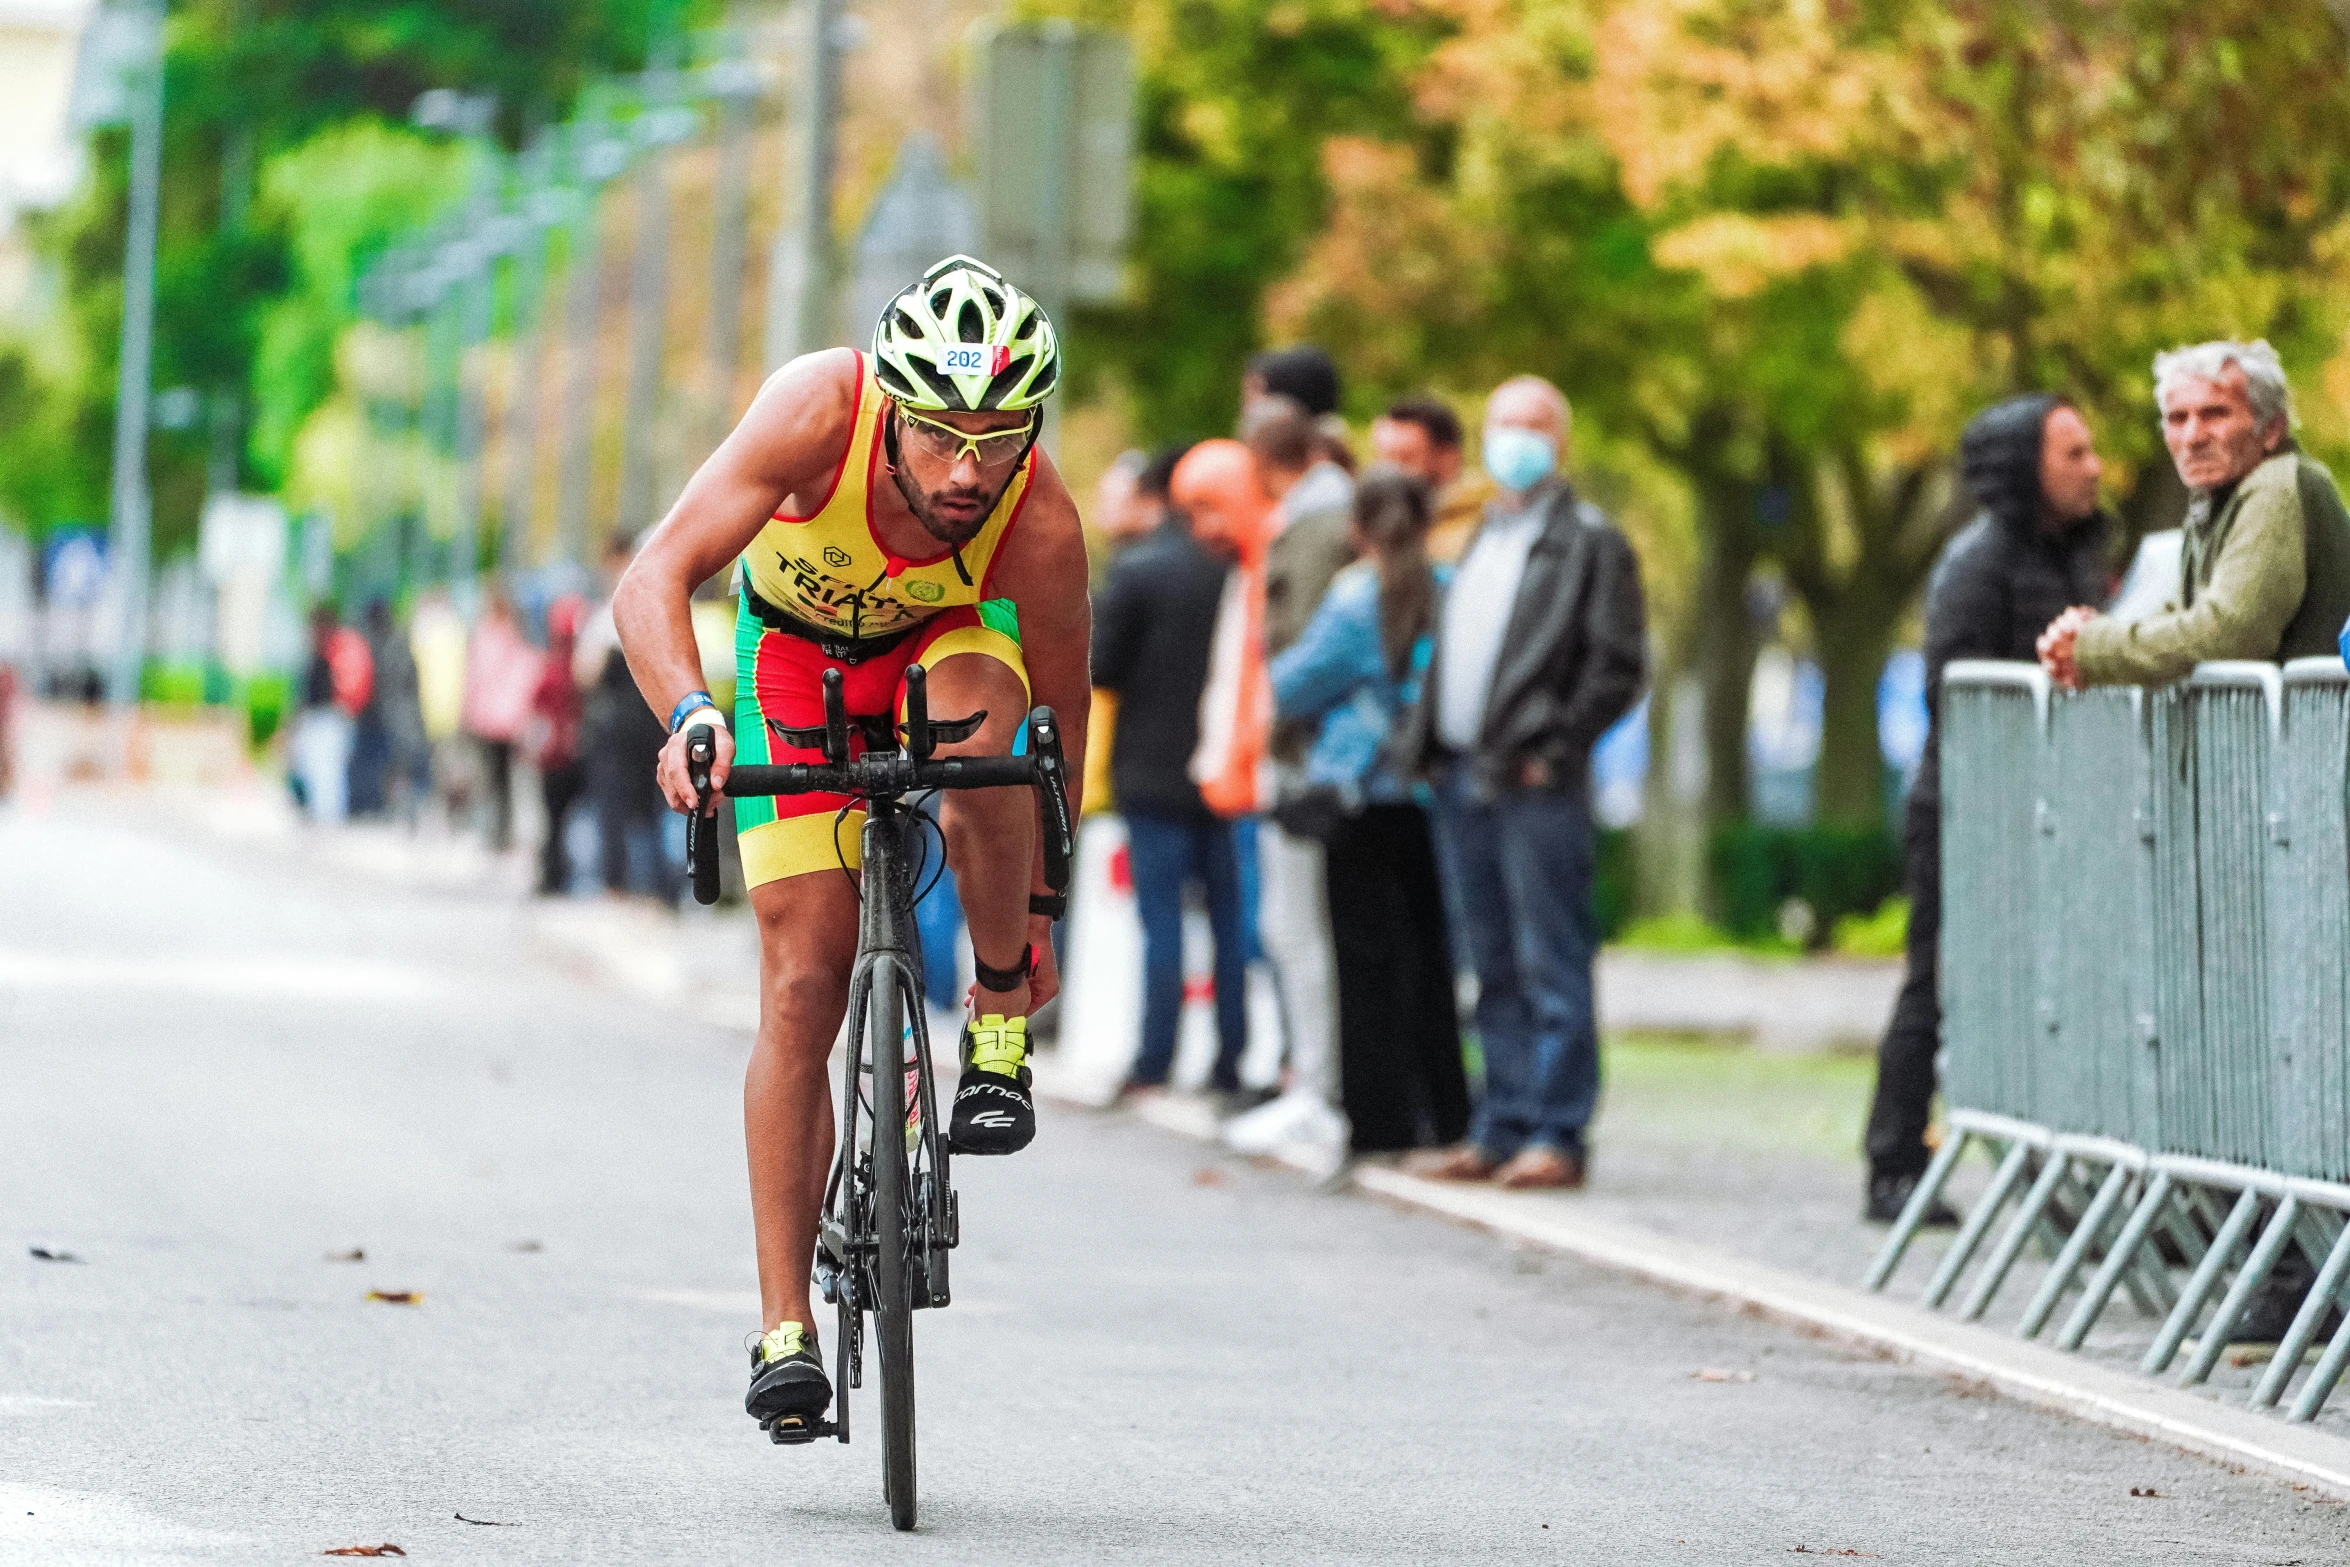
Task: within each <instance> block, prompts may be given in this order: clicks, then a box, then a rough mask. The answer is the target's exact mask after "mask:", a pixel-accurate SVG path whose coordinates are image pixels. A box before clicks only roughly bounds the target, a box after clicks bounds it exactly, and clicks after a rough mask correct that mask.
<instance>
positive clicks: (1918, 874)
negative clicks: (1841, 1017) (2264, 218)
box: [1866, 395, 2112, 1224]
mask: <svg viewBox="0 0 2350 1567" xmlns="http://www.w3.org/2000/svg"><path fill="white" fill-rule="evenodd" d="M1958 451H1959V472H1960V475H1961V477H1962V478H1963V479H1964V480H1965V481H1966V486H1967V489H1968V491H1969V492H1970V493H1972V495H1973V496H1974V499H1975V504H1976V505H1977V506H1978V507H1980V508H1981V510H1980V512H1979V513H1978V515H1977V516H1976V517H1975V519H1974V521H1973V522H1971V523H1969V524H1968V525H1967V526H1966V527H1965V528H1963V529H1961V530H1960V531H1959V533H1958V535H1957V537H1955V538H1953V539H1952V540H1951V541H1950V542H1949V543H1948V544H1947V545H1945V546H1944V547H1943V550H1942V558H1941V559H1940V560H1938V561H1936V562H1935V563H1934V571H1933V575H1932V576H1931V577H1929V578H1928V579H1927V582H1926V715H1927V720H1926V747H1925V754H1924V756H1923V757H1922V758H1921V759H1920V761H1919V763H1918V772H1917V779H1916V781H1915V782H1914V783H1912V784H1911V785H1910V791H1909V805H1908V808H1907V811H1906V814H1905V815H1904V817H1903V821H1902V832H1901V841H1902V853H1903V860H1904V876H1903V881H1904V884H1905V886H1906V888H1907V891H1908V893H1909V946H1908V952H1909V961H1908V968H1907V971H1906V972H1905V973H1904V975H1903V977H1902V982H1901V994H1900V997H1899V999H1898V1000H1896V1001H1895V1002H1894V1005H1893V1017H1892V1020H1891V1021H1890V1022H1889V1023H1888V1024H1887V1025H1886V1028H1885V1037H1884V1038H1883V1039H1882V1040H1881V1041H1880V1042H1879V1043H1878V1045H1877V1088H1876V1094H1875V1097H1874V1099H1873V1100H1872V1101H1871V1103H1870V1106H1869V1125H1868V1134H1867V1139H1866V1144H1867V1148H1868V1156H1869V1184H1868V1193H1867V1208H1866V1212H1867V1216H1868V1217H1869V1218H1870V1219H1871V1220H1874V1221H1877V1222H1880V1223H1883V1222H1890V1221H1891V1220H1893V1219H1896V1218H1898V1217H1900V1215H1901V1210H1902V1208H1903V1207H1904V1206H1905V1205H1907V1203H1908V1202H1909V1199H1910V1194H1911V1193H1912V1192H1914V1191H1915V1190H1916V1189H1917V1183H1918V1177H1919V1176H1921V1175H1923V1174H1924V1173H1925V1169H1926V1165H1927V1162H1928V1160H1929V1157H1930V1155H1929V1153H1928V1150H1927V1148H1926V1123H1927V1118H1928V1115H1929V1113H1930V1112H1931V1110H1932V1107H1933V1100H1934V1053H1935V1051H1936V1050H1937V1049H1939V1048H1940V1045H1941V1040H1942V1006H1941V1001H1940V997H1939V993H1938V990H1937V985H1938V983H1939V973H1940V969H1939V963H1938V958H1939V951H1940V945H1941V926H1942V784H1941V779H1942V739H1941V727H1942V725H1941V719H1942V670H1943V666H1945V665H1947V664H1948V663H1949V662H1950V661H1951V660H1952V659H1954V658H2007V659H2028V658H2030V657H2031V656H2032V645H2033V639H2034V638H2035V637H2037V636H2038V635H2039V630H2040V628H2041V627H2044V626H2046V625H2047V624H2048V622H2049V621H2050V619H2052V618H2053V617H2054V616H2055V615H2056V614H2058V613H2059V612H2060V611H2061V610H2062V609H2063V608H2064V607H2065V606H2066V605H2068V604H2084V603H2095V602H2101V601H2102V600H2103V599H2104V598H2105V597H2106V595H2107V593H2108V592H2109V591H2110V590H2111V587H2112V577H2111V574H2110V572H2109V571H2108V568H2107V559H2106V547H2107V543H2108V541H2109V538H2110V536H2111V532H2112V525H2111V522H2110V521H2109V519H2108V518H2107V517H2106V515H2105V514H2104V513H2103V512H2101V511H2099V510H2098V508H2097V480H2098V476H2099V474H2100V473H2101V472H2102V471H2103V469H2102V466H2101V465H2100V464H2099V462H2098V460H2097V451H2096V447H2095V446H2094V444H2093V443H2092V442H2091V440H2090V437H2089V427H2088V425H2087V424H2085V423H2084V422H2082V419H2081V416H2080V415H2079V414H2078V413H2077V412H2075V411H2074V410H2073V409H2072V407H2071V406H2070V405H2068V404H2066V403H2065V402H2063V401H2062V400H2060V399H2058V398H2054V397H2049V396H2045V395H2034V396H2030V397H2012V398H2009V399H2008V400H2007V401H2006V402H2003V403H2000V404H1998V405H1997V406H1995V407H1992V408H1987V409H1985V410H1984V411H1983V412H1981V413H1979V414H1977V415H1975V417H1974V419H1973V420H1972V421H1971V422H1970V423H1969V424H1968V425H1967V427H1966V432H1965V434H1963V435H1962V436H1961V437H1960V438H1959V446H1958ZM1927 1219H1928V1220H1929V1222H1932V1223H1936V1224H1950V1223H1954V1222H1956V1215H1954V1214H1953V1213H1951V1211H1950V1210H1949V1208H1948V1207H1946V1206H1944V1205H1942V1204H1940V1203H1936V1204H1935V1206H1934V1209H1933V1211H1931V1212H1930V1213H1929V1214H1928V1215H1927Z"/></svg>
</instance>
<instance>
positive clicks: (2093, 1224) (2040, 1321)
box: [2016, 1164, 2130, 1338]
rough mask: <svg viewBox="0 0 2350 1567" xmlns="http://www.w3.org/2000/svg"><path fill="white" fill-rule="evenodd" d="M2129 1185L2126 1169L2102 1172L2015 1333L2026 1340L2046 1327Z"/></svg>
mask: <svg viewBox="0 0 2350 1567" xmlns="http://www.w3.org/2000/svg"><path fill="white" fill-rule="evenodd" d="M2129 1183H2130V1172H2129V1170H2128V1169H2127V1168H2126V1167H2125V1166H2122V1165H2118V1164H2117V1165H2115V1166H2114V1167H2113V1168H2112V1169H2110V1170H2108V1171H2106V1172H2105V1180H2104V1182H2103V1183H2102V1184H2100V1185H2099V1186H2098V1188H2097V1195H2096V1196H2094V1197H2092V1198H2090V1199H2089V1207H2088V1211H2087V1212H2085V1213H2083V1214H2082V1215H2081V1222H2080V1223H2079V1224H2077V1225H2075V1226H2073V1235H2072V1239H2071V1240H2068V1241H2066V1242H2065V1243H2064V1250H2062V1251H2060V1252H2058V1253H2057V1254H2056V1265H2055V1266H2054V1267H2052V1268H2050V1269H2049V1270H2048V1277H2047V1278H2045V1279H2043V1280H2041V1281H2040V1290H2039V1293H2038V1294H2036V1295H2034V1296H2033V1297H2032V1303H2031V1304H2030V1305H2029V1306H2026V1307H2025V1308H2024V1320H2023V1321H2022V1322H2020V1323H2018V1324H2017V1325H2016V1332H2017V1333H2019V1334H2021V1335H2022V1336H2023V1337H2025V1338H2038V1337H2039V1336H2040V1330H2041V1329H2042V1328H2044V1327H2046V1326H2047V1325H2048V1318H2049V1314H2050V1313H2052V1312H2054V1311H2055V1310H2056V1303H2057V1302H2058V1301H2059V1300H2061V1299H2063V1298H2064V1292H2065V1291H2066V1290H2068V1289H2070V1288H2072V1283H2073V1275H2074V1274H2076V1273H2078V1272H2080V1271H2081V1264H2082V1263H2083V1262H2084V1261H2086V1260H2087V1259H2088V1256H2089V1248H2090V1247H2091V1246H2093V1245H2095V1244H2096V1243H2097V1237H2098V1236H2100V1235H2102V1234H2104V1233H2105V1224H2106V1221H2107V1220H2108V1219H2109V1218H2111V1217H2112V1216H2113V1210H2114V1208H2115V1206H2116V1205H2118V1204H2119V1203H2120V1202H2121V1199H2122V1189H2123V1188H2124V1187H2126V1186H2128V1185H2129Z"/></svg>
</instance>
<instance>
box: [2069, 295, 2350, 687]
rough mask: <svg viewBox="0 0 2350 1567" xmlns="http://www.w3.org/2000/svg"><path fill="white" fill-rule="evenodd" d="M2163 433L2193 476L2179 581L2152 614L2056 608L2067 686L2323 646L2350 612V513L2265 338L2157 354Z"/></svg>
mask: <svg viewBox="0 0 2350 1567" xmlns="http://www.w3.org/2000/svg"><path fill="white" fill-rule="evenodd" d="M2154 401H2155V405H2156V406H2157V407H2158V408H2160V409H2161V410H2162V438H2163V441H2164V444H2166V445H2167V446H2169V448H2170V455H2171V462H2172V463H2173V464H2174V465H2175V466H2176V467H2177V468H2178V471H2179V481H2180V482H2181V483H2182V484H2184V485H2186V487H2187V494H2188V501H2187V524H2186V536H2185V541H2184V544H2183V546H2182V548H2181V549H2180V552H2179V586H2178V592H2177V594H2176V596H2175V597H2174V598H2173V599H2172V601H2171V603H2170V605H2169V606H2168V607H2166V608H2164V609H2163V610H2162V611H2160V612H2159V613H2156V614H2152V615H2148V616H2146V617H2145V618H2144V619H2142V620H2136V621H2131V622H2127V623H2125V622H2122V621H2118V620H2113V619H2107V618H2104V617H2101V616H2099V615H2098V613H2097V611H2096V610H2095V609H2093V608H2090V607H2088V606H2087V605H2085V604H2076V605H2075V606H2073V607H2072V608H2070V609H2068V610H2066V611H2065V612H2064V613H2063V614H2061V615H2059V616H2057V617H2056V619H2055V620H2054V621H2053V622H2051V623H2050V625H2049V627H2048V630H2047V632H2046V634H2045V635H2044V636H2042V637H2041V639H2040V644H2039V653H2040V661H2041V663H2043V664H2044V665H2046V666H2047V668H2048V672H2049V674H2050V675H2052V676H2053V677H2054V678H2055V679H2056V680H2057V681H2058V683H2060V684H2062V685H2065V686H2068V687H2072V688H2076V689H2077V688H2078V687H2081V686H2084V685H2161V684H2164V683H2166V682H2168V681H2172V680H2177V679H2179V678H2181V677H2183V676H2185V675H2187V674H2188V673H2190V672H2191V671H2192V670H2193V669H2194V668H2195V666H2196V665H2197V664H2200V663H2203V662H2204V661H2206V660H2209V659H2222V658H2254V659H2274V660H2277V661H2279V662H2282V661H2284V660H2286V659H2293V658H2304V657H2310V656H2322V655H2324V654H2326V653H2328V652H2331V651H2333V650H2334V648H2335V645H2336V644H2335V638H2336V635H2337V633H2338V632H2339V631H2340V630H2341V628H2342V625H2343V622H2344V620H2345V619H2346V618H2350V512H2346V511H2345V510H2344V509H2343V505H2342V496H2341V493H2340V492H2339V491H2338V490H2336V489H2335V487H2334V480H2333V475H2331V474H2329V473H2327V472H2326V470H2325V468H2324V467H2323V466H2321V465H2320V464H2318V463H2317V462H2315V461H2313V460H2312V459H2310V458H2308V457H2305V456H2303V455H2302V454H2301V452H2300V450H2299V448H2298V447H2297V446H2296V444H2295V443H2294V440H2293V391H2292V388H2291V386H2290V385H2288V384H2287V383H2286V380H2285V370H2284V366H2283V365H2282V364H2280V363H2279V362H2278V360H2277V355H2276V350H2275V349H2273V348H2271V347H2269V346H2268V344H2267V343H2265V342H2257V343H2232V342H2225V341H2222V342H2215V343H2199V344H2197V345H2195V346H2194V347H2192V348H2181V349H2177V350H2174V351H2173V352H2170V353H2167V354H2157V355H2156V356H2155V359H2154Z"/></svg>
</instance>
